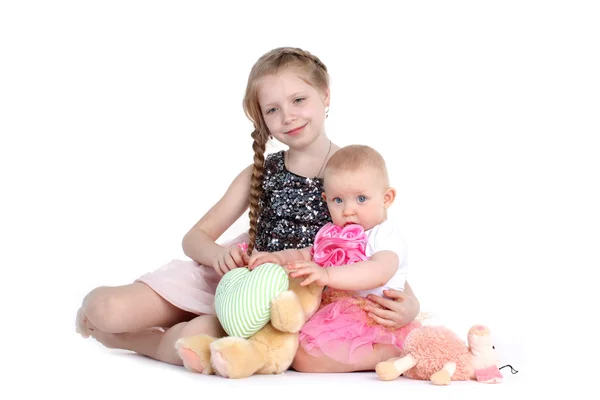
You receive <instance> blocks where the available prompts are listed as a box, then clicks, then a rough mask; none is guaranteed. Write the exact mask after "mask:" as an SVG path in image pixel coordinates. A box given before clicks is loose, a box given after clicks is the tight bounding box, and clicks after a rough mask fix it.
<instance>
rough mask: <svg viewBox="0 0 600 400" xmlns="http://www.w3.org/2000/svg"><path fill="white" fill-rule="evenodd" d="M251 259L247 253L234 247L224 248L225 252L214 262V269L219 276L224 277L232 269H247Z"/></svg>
mask: <svg viewBox="0 0 600 400" xmlns="http://www.w3.org/2000/svg"><path fill="white" fill-rule="evenodd" d="M249 258H250V257H248V255H247V254H246V252H245V251H243V250H242V249H240V248H239V247H238V246H235V245H234V246H231V247H229V248H223V251H222V252H221V253H220V254H219V255H218V256H217V259H216V260H215V261H214V262H213V266H212V267H213V268H214V270H215V271H216V272H217V274H219V276H223V275H225V274H226V273H228V272H229V271H231V270H232V269H236V268H238V267H245V266H246V265H247V264H248V259H249Z"/></svg>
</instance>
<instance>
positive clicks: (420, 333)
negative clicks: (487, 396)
mask: <svg viewBox="0 0 600 400" xmlns="http://www.w3.org/2000/svg"><path fill="white" fill-rule="evenodd" d="M467 341H468V345H467V344H465V342H464V341H463V340H462V339H461V338H460V337H459V336H458V335H457V334H456V333H454V332H453V331H452V330H450V329H448V328H446V327H443V326H423V327H421V328H417V329H415V330H413V331H411V332H410V333H409V334H408V336H407V337H406V340H405V342H404V348H403V351H402V354H401V356H400V357H396V358H392V359H389V360H387V361H383V362H380V363H378V364H377V366H376V370H375V371H376V373H377V376H378V377H379V378H380V379H381V380H384V381H390V380H393V379H396V378H398V377H399V376H400V375H403V376H405V377H407V378H409V379H418V380H430V381H431V382H432V383H433V384H434V385H449V384H450V382H451V381H453V380H454V381H460V380H477V381H479V382H483V383H500V382H501V381H502V374H501V373H500V369H499V368H498V367H499V359H498V357H497V355H496V350H495V347H494V346H493V344H492V339H491V334H490V330H489V328H488V327H486V326H484V325H473V326H472V327H471V329H469V333H468V335H467Z"/></svg>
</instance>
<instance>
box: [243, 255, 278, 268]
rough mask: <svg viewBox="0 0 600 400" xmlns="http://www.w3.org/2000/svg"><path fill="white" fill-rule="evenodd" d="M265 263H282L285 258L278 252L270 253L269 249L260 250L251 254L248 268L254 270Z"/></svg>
mask: <svg viewBox="0 0 600 400" xmlns="http://www.w3.org/2000/svg"><path fill="white" fill-rule="evenodd" d="M264 263H273V264H278V265H282V263H283V260H282V259H281V257H280V256H279V255H278V254H275V253H269V252H267V251H259V252H256V253H254V254H252V256H250V260H249V261H248V269H249V270H250V271H252V270H253V269H254V268H256V267H258V266H259V265H261V264H264Z"/></svg>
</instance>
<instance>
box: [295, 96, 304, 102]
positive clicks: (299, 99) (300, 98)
mask: <svg viewBox="0 0 600 400" xmlns="http://www.w3.org/2000/svg"><path fill="white" fill-rule="evenodd" d="M304 100H306V98H304V97H298V98H297V99H296V100H294V103H302V102H303V101H304Z"/></svg>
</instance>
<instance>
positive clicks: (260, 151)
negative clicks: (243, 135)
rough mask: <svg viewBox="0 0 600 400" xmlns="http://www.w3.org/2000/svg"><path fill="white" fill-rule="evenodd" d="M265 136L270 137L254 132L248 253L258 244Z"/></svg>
mask: <svg viewBox="0 0 600 400" xmlns="http://www.w3.org/2000/svg"><path fill="white" fill-rule="evenodd" d="M265 138H268V136H267V135H261V134H260V133H259V132H258V131H257V130H255V131H254V132H252V139H254V143H253V144H252V149H253V150H254V166H253V167H252V178H251V180H250V211H249V212H248V214H249V216H250V230H249V231H248V235H249V236H250V240H249V243H248V250H247V253H248V255H251V254H252V250H254V246H255V244H256V226H257V224H258V214H259V200H260V197H261V196H262V192H263V189H262V181H263V171H264V162H265V148H266V145H267V141H266V140H265Z"/></svg>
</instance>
